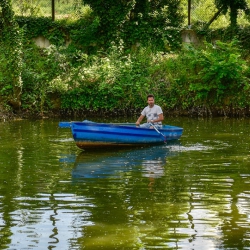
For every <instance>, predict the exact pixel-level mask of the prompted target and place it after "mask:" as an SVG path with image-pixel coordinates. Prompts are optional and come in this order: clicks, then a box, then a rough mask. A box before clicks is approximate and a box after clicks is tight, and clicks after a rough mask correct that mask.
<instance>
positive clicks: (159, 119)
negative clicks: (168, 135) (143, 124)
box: [148, 113, 164, 123]
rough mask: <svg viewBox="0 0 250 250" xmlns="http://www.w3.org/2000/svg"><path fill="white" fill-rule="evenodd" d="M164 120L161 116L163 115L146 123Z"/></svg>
mask: <svg viewBox="0 0 250 250" xmlns="http://www.w3.org/2000/svg"><path fill="white" fill-rule="evenodd" d="M163 120H164V116H163V113H161V114H159V117H158V119H155V120H151V121H148V122H152V123H154V122H162V121H163Z"/></svg>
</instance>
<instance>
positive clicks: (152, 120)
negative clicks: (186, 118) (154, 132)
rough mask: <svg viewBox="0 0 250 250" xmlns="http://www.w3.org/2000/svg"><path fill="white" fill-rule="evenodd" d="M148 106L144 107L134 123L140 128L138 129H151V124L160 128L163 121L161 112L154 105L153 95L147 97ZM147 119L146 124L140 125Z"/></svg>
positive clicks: (159, 108) (158, 107)
mask: <svg viewBox="0 0 250 250" xmlns="http://www.w3.org/2000/svg"><path fill="white" fill-rule="evenodd" d="M147 103H148V106H147V107H145V108H144V109H143V110H142V112H141V115H140V117H139V118H138V120H137V121H136V123H135V124H136V126H138V127H139V126H140V128H153V127H152V125H151V124H153V125H154V126H155V127H156V128H162V121H163V120H164V117H163V112H162V109H161V107H160V106H158V105H156V104H155V98H154V95H152V94H150V95H148V96H147ZM144 117H146V118H147V123H143V124H142V125H140V123H141V121H142V120H143V118H144Z"/></svg>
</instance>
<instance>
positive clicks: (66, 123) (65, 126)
mask: <svg viewBox="0 0 250 250" xmlns="http://www.w3.org/2000/svg"><path fill="white" fill-rule="evenodd" d="M70 127H71V122H59V128H70Z"/></svg>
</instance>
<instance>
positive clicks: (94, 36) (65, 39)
mask: <svg viewBox="0 0 250 250" xmlns="http://www.w3.org/2000/svg"><path fill="white" fill-rule="evenodd" d="M220 2H221V4H223V1H220ZM239 2H240V1H238V3H239ZM85 3H87V4H89V5H83V6H82V8H81V9H80V10H79V11H78V16H77V18H76V17H74V18H72V19H62V20H57V21H55V22H52V21H51V20H50V18H46V17H34V16H31V17H24V16H19V17H18V16H15V15H14V12H13V10H12V5H11V2H10V1H9V0H4V1H1V3H0V7H1V12H2V15H1V17H0V18H1V23H0V31H1V34H2V36H1V41H0V43H1V44H0V45H1V46H0V102H1V107H0V109H1V108H2V109H3V108H4V109H5V110H9V111H10V112H12V111H14V112H22V113H23V112H28V113H33V114H40V115H44V114H48V113H49V112H50V111H54V112H59V111H69V112H87V111H88V112H98V114H100V111H101V112H103V113H105V112H107V113H110V112H111V111H113V112H117V114H125V113H126V114H131V113H133V112H134V111H136V110H137V109H141V108H142V107H144V106H145V97H146V95H147V94H148V93H154V94H155V96H156V98H157V103H158V104H160V105H161V106H162V107H163V109H164V110H165V111H169V112H168V113H171V114H172V113H175V114H190V115H192V114H199V115H211V114H213V115H235V114H248V107H249V94H250V92H249V76H250V70H249V60H248V56H249V55H248V51H249V44H248V42H247V41H248V39H249V34H250V32H249V28H248V27H244V29H243V28H242V27H239V26H237V19H236V24H235V19H234V23H232V22H231V25H230V26H229V27H228V28H224V29H220V30H217V31H213V30H211V29H210V30H208V25H199V23H197V24H198V25H197V26H196V32H197V33H198V35H200V36H202V37H203V38H204V41H205V40H206V42H204V43H202V44H200V45H194V46H192V45H184V44H182V43H181V35H180V32H181V30H182V29H183V20H184V18H185V16H184V15H183V11H182V9H181V6H182V1H179V0H171V1H166V0H165V1H159V2H158V1H150V2H147V1H142V0H138V1H125V2H124V1H119V0H117V1H114V0H109V1H108V0H106V1H105V6H104V5H103V1H97V0H95V1H92V0H88V1H85ZM216 3H217V4H218V8H219V6H220V7H221V8H222V7H223V8H224V9H223V8H222V9H223V11H224V12H223V13H225V14H226V12H227V11H230V10H231V9H230V8H231V6H228V5H227V6H225V5H219V1H217V2H216ZM242 3H245V2H244V1H242ZM246 6H247V5H246ZM237 8H238V9H241V8H242V5H239V6H238V7H237ZM245 10H246V11H245V12H246V13H247V9H245ZM117 13H119V15H118V14H117ZM230 13H231V12H230ZM229 20H231V19H229ZM37 36H44V37H46V38H47V39H48V40H49V41H50V43H51V44H52V45H51V46H50V47H48V48H39V47H38V46H36V45H35V43H34V42H33V40H32V39H33V38H35V37H37ZM215 40H217V41H216V42H215ZM68 43H69V44H68ZM66 44H67V46H66Z"/></svg>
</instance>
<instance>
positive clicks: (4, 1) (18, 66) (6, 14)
mask: <svg viewBox="0 0 250 250" xmlns="http://www.w3.org/2000/svg"><path fill="white" fill-rule="evenodd" d="M0 11H1V12H0V14H1V15H0V25H1V26H2V29H1V30H2V42H3V46H4V48H5V49H4V54H5V58H6V61H7V66H6V70H7V71H8V72H7V75H8V78H9V80H10V82H11V84H12V89H13V95H12V97H11V99H10V100H9V104H11V106H12V107H13V108H14V109H16V110H18V109H19V108H20V106H21V93H22V75H21V73H22V65H23V61H22V42H23V41H22V40H23V39H22V38H23V34H22V30H21V29H20V28H19V26H18V24H17V22H16V21H15V17H14V12H13V10H12V6H11V0H1V1H0Z"/></svg>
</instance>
